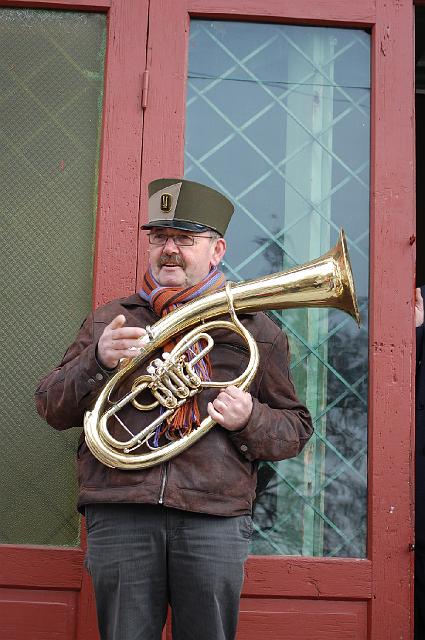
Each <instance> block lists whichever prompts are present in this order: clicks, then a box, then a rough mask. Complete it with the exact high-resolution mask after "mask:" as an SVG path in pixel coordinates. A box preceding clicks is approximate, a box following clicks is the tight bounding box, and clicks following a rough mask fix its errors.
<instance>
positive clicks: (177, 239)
mask: <svg viewBox="0 0 425 640" xmlns="http://www.w3.org/2000/svg"><path fill="white" fill-rule="evenodd" d="M213 237H214V236H191V235H188V234H185V233H179V234H177V235H175V236H169V235H167V234H166V233H161V232H160V231H152V232H151V233H149V234H148V238H149V244H154V245H156V246H158V247H160V246H164V245H165V244H167V240H169V239H170V238H171V240H172V241H173V242H174V244H175V245H177V246H178V247H192V246H193V245H194V244H195V240H196V238H213Z"/></svg>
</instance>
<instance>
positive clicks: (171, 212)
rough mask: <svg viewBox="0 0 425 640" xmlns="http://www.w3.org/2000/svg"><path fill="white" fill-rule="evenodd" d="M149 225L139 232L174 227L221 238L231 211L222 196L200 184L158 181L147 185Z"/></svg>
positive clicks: (227, 201) (169, 180) (178, 179)
mask: <svg viewBox="0 0 425 640" xmlns="http://www.w3.org/2000/svg"><path fill="white" fill-rule="evenodd" d="M148 193H149V205H148V222H147V223H146V224H144V225H142V229H150V228H151V227H173V228H175V229H183V230H185V231H198V232H201V231H207V230H208V229H213V231H217V232H218V233H219V234H220V235H222V236H224V234H225V232H226V229H227V225H228V224H229V222H230V218H231V217H232V213H233V210H234V207H233V204H232V203H231V202H230V200H228V199H227V198H226V197H225V196H224V195H223V194H222V193H220V192H219V191H216V190H215V189H212V188H211V187H207V186H206V185H205V184H200V183H199V182H192V181H190V180H183V179H181V178H160V179H159V180H154V181H153V182H151V183H149V185H148Z"/></svg>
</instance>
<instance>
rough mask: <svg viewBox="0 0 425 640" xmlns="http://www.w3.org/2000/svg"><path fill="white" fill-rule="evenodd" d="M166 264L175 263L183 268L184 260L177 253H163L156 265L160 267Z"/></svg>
mask: <svg viewBox="0 0 425 640" xmlns="http://www.w3.org/2000/svg"><path fill="white" fill-rule="evenodd" d="M166 264H170V265H175V266H176V267H182V268H183V269H184V267H185V266H186V265H185V262H184V260H183V258H182V257H181V256H179V254H178V253H170V254H167V253H163V254H162V256H161V257H160V258H159V260H158V265H159V266H160V267H163V266H165V265H166Z"/></svg>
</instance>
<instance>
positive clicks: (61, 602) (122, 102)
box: [0, 0, 149, 640]
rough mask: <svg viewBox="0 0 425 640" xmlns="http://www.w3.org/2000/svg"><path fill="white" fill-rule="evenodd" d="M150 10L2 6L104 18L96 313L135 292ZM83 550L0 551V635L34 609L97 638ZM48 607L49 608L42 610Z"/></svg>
mask: <svg viewBox="0 0 425 640" xmlns="http://www.w3.org/2000/svg"><path fill="white" fill-rule="evenodd" d="M148 6H149V0H45V1H38V0H22V1H21V0H0V7H26V8H44V9H68V10H78V11H98V12H105V13H107V49H106V60H105V86H104V101H103V128H102V143H101V158H100V167H99V187H98V211H97V222H96V225H97V229H96V248H95V266H94V281H93V305H94V306H95V307H97V306H98V305H99V304H101V303H102V302H105V301H106V300H109V299H111V298H115V297H121V296H123V295H126V294H127V293H128V291H134V288H135V279H136V264H137V234H138V217H139V196H140V176H141V153H142V131H143V109H142V106H141V99H142V75H143V70H144V68H145V64H146V34H147V24H148ZM111 265H113V268H111ZM84 547H85V534H84V528H82V539H81V547H77V548H57V547H44V546H21V545H19V546H18V545H16V546H15V545H0V603H2V602H3V604H5V603H7V605H6V606H5V607H3V608H2V611H4V610H5V611H7V610H9V609H10V611H11V613H10V619H9V617H7V619H6V620H4V619H2V620H1V621H0V635H1V634H2V631H1V629H2V627H3V629H7V632H8V633H9V634H10V637H13V639H15V638H16V639H19V638H30V637H32V635H31V633H32V631H33V630H34V624H35V621H34V618H32V616H33V615H34V613H35V611H36V612H37V615H47V617H49V616H50V615H51V625H52V633H53V632H54V633H55V635H54V637H59V633H60V634H61V637H62V634H63V637H64V638H70V639H71V638H78V640H94V638H96V637H97V628H96V621H95V615H94V604H93V597H92V588H91V583H90V581H89V578H88V576H87V574H86V572H85V571H83V557H84ZM24 594H25V595H24ZM31 594H33V596H32V595H31ZM23 601H26V602H28V603H29V604H30V605H31V602H33V603H34V604H35V603H36V604H35V607H36V609H35V610H34V609H33V608H32V607H31V606H29V607H23V606H22V604H21V603H22V602H23ZM46 603H49V605H50V608H47V609H46V607H43V606H41V605H44V604H46ZM40 607H41V609H40ZM64 608H65V609H66V611H67V612H66V613H63V610H64ZM40 610H44V611H45V612H46V613H45V614H43V613H42V614H40V613H39V612H40ZM17 611H19V614H18V616H17V615H16V612H17ZM21 611H22V618H23V619H21V620H19V616H20V614H21ZM50 611H52V612H53V613H52V614H50ZM46 624H48V623H46ZM55 624H56V625H57V626H58V628H57V629H56V628H53V627H54V625H55ZM3 625H5V626H3ZM64 625H66V627H65V626H64ZM43 628H44V627H43ZM56 634H57V635H56ZM8 637H9V635H8Z"/></svg>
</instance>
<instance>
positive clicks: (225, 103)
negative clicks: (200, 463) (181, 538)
mask: <svg viewBox="0 0 425 640" xmlns="http://www.w3.org/2000/svg"><path fill="white" fill-rule="evenodd" d="M369 70H370V37H369V34H368V33H366V32H364V31H358V30H354V29H331V28H318V27H302V26H293V25H291V26H286V25H273V24H255V23H242V22H224V21H211V20H208V21H201V20H194V21H192V23H191V34H190V50H189V77H188V92H187V114H186V118H187V120H186V148H185V176H186V177H187V178H188V179H190V180H196V181H199V182H203V183H206V184H209V185H211V186H213V187H215V188H217V189H218V190H219V191H221V192H223V193H224V194H225V195H226V196H228V197H229V198H230V199H231V200H233V201H234V203H235V205H236V213H235V215H234V217H233V219H232V222H231V224H230V227H229V231H228V233H227V235H226V238H227V241H228V251H227V254H226V256H225V262H224V269H225V271H226V273H227V275H228V276H229V278H231V279H232V280H247V279H250V278H254V277H258V276H261V275H266V274H269V273H273V272H276V271H281V270H285V269H288V268H291V267H293V266H295V265H299V264H303V263H305V262H308V261H309V260H312V259H313V258H317V257H319V256H320V255H322V254H323V253H324V252H326V251H327V250H328V249H330V248H331V247H332V246H333V245H334V244H335V243H336V241H337V238H338V231H339V227H341V226H343V227H344V228H345V231H346V233H347V237H348V246H349V251H350V254H351V259H352V263H353V269H354V276H355V280H356V285H357V292H358V297H359V303H360V309H361V314H362V328H361V330H358V329H357V327H356V324H355V323H354V322H353V320H352V319H351V318H349V317H348V316H346V315H344V314H343V313H341V312H339V311H328V310H323V309H322V310H318V309H309V310H306V309H305V310H304V309H303V310H297V311H295V310H288V311H285V312H279V313H273V314H272V317H273V318H274V319H275V321H276V322H278V323H279V324H280V325H281V326H282V327H283V329H284V330H285V331H286V332H287V334H288V336H289V340H290V343H291V350H292V376H293V378H294V381H295V384H296V387H297V390H298V394H299V396H300V397H301V398H302V399H303V400H304V401H305V402H306V403H307V405H308V407H309V409H310V411H311V413H312V415H313V419H314V424H315V436H314V437H313V439H312V440H311V441H310V443H309V445H308V446H307V447H306V449H305V450H304V452H303V453H302V454H301V455H300V456H299V457H298V458H296V459H293V460H288V461H284V462H280V463H273V464H272V463H266V464H263V465H262V467H261V469H260V475H259V485H258V492H257V493H258V498H257V503H256V507H255V513H254V515H255V517H254V525H255V532H254V537H253V543H252V548H251V552H252V553H254V554H303V555H319V556H322V555H323V556H351V557H363V556H365V554H366V546H365V545H366V507H367V503H366V497H367V492H366V481H367V478H366V468H367V450H366V444H367V304H368V268H369V267H368V259H369V248H368V234H369V131H370V113H369V112H370V108H369V100H370V77H369Z"/></svg>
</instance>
